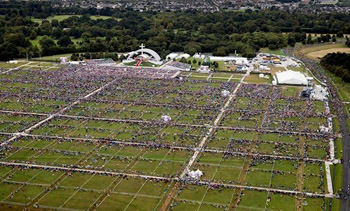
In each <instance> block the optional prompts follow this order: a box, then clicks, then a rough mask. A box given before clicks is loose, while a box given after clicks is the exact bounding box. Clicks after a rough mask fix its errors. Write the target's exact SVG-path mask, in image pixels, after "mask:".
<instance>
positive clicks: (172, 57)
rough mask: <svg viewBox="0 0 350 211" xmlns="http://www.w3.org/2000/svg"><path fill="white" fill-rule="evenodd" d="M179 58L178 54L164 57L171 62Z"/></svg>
mask: <svg viewBox="0 0 350 211" xmlns="http://www.w3.org/2000/svg"><path fill="white" fill-rule="evenodd" d="M178 56H179V53H170V54H168V55H167V56H166V59H167V60H173V59H176V58H177V57H178Z"/></svg>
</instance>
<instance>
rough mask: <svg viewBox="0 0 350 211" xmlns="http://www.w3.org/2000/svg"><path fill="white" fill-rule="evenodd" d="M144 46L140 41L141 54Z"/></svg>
mask: <svg viewBox="0 0 350 211" xmlns="http://www.w3.org/2000/svg"><path fill="white" fill-rule="evenodd" d="M145 47H146V46H145V45H144V44H143V43H141V45H140V48H141V55H143V49H144V48H145Z"/></svg>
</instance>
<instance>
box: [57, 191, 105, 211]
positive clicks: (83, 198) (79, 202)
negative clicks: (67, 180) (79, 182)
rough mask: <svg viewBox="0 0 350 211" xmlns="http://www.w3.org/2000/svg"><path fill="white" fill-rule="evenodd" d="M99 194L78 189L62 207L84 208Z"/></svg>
mask: <svg viewBox="0 0 350 211" xmlns="http://www.w3.org/2000/svg"><path fill="white" fill-rule="evenodd" d="M99 196H100V193H98V192H83V191H79V192H77V193H76V194H75V195H74V196H73V198H71V199H70V200H69V201H68V202H67V203H66V204H65V205H64V206H63V207H64V208H72V209H84V210H86V209H88V208H89V207H90V205H91V204H92V203H93V202H94V201H95V200H96V199H97V198H98V197H99Z"/></svg>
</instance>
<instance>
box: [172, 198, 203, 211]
mask: <svg viewBox="0 0 350 211" xmlns="http://www.w3.org/2000/svg"><path fill="white" fill-rule="evenodd" d="M199 206H200V205H199V203H191V202H180V201H177V200H175V206H174V207H172V210H174V211H184V210H198V208H199Z"/></svg>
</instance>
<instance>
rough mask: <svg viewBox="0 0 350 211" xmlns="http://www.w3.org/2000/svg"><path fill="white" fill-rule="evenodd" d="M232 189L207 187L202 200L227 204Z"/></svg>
mask: <svg viewBox="0 0 350 211" xmlns="http://www.w3.org/2000/svg"><path fill="white" fill-rule="evenodd" d="M233 191H234V189H231V188H226V189H213V190H211V189H209V190H208V192H207V194H206V195H205V197H204V202H209V203H219V204H228V203H230V201H231V198H232V194H233Z"/></svg>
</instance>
